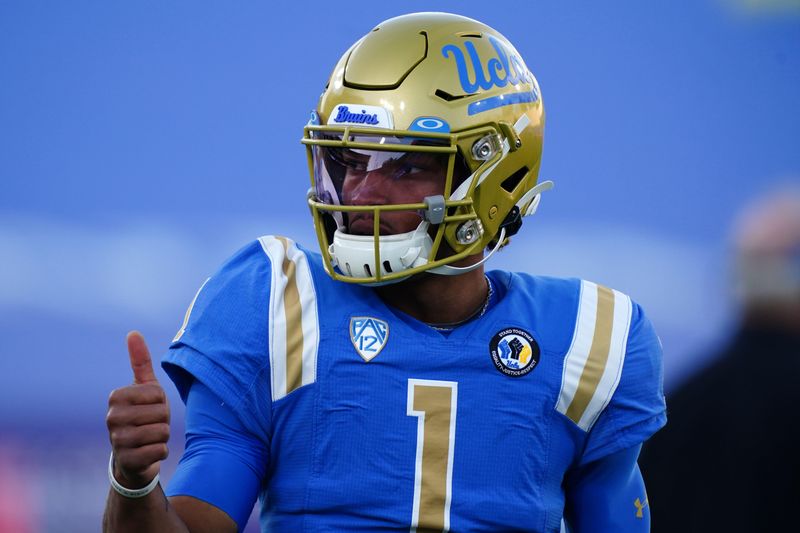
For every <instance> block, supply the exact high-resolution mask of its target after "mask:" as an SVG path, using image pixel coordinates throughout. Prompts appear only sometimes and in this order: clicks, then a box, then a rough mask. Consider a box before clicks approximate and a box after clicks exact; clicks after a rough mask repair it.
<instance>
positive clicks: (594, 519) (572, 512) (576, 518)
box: [565, 446, 650, 533]
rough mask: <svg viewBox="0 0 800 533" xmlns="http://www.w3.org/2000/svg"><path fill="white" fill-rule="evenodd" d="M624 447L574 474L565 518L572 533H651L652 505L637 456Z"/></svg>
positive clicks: (570, 484) (634, 452)
mask: <svg viewBox="0 0 800 533" xmlns="http://www.w3.org/2000/svg"><path fill="white" fill-rule="evenodd" d="M640 448H641V446H635V447H633V448H630V449H627V450H622V451H621V452H618V453H616V454H613V455H610V456H608V457H605V458H603V459H600V460H598V461H595V462H593V463H591V464H589V465H587V466H585V467H583V468H580V469H578V470H577V471H575V472H572V473H571V474H570V479H569V483H568V485H569V486H568V490H567V508H566V509H565V519H566V521H567V524H568V525H569V526H570V531H571V533H605V532H608V531H614V532H615V533H616V532H618V533H623V532H624V533H647V532H649V531H650V509H649V505H648V502H647V494H646V492H645V486H644V480H643V479H642V475H641V472H640V470H639V466H638V465H637V463H636V459H637V457H638V455H639V450H640Z"/></svg>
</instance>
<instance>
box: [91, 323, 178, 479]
mask: <svg viewBox="0 0 800 533" xmlns="http://www.w3.org/2000/svg"><path fill="white" fill-rule="evenodd" d="M127 342H128V355H129V357H130V363H131V370H132V372H133V385H128V386H127V387H121V388H119V389H116V390H114V391H113V392H112V393H111V395H110V396H109V398H108V414H107V415H106V425H107V426H108V434H109V437H110V439H111V447H112V449H113V451H114V477H115V478H117V481H119V483H121V484H122V485H123V486H125V487H128V488H130V489H136V488H140V487H143V486H145V485H147V484H148V483H149V482H150V481H151V480H152V479H153V478H154V477H155V476H156V474H158V473H159V470H160V465H161V461H162V460H164V459H166V457H167V454H168V449H167V441H168V440H169V404H168V403H167V396H166V394H165V393H164V389H163V388H162V387H161V385H160V384H159V383H158V380H157V379H156V375H155V372H154V371H153V362H152V360H151V358H150V351H149V350H148V349H147V344H146V343H145V341H144V337H142V335H141V334H140V333H139V332H137V331H132V332H130V333H128V337H127Z"/></svg>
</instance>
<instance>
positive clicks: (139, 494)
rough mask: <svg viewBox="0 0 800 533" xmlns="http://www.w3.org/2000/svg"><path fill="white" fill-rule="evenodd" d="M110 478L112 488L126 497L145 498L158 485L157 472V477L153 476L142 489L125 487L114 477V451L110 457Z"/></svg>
mask: <svg viewBox="0 0 800 533" xmlns="http://www.w3.org/2000/svg"><path fill="white" fill-rule="evenodd" d="M108 480H109V481H110V482H111V488H112V489H114V490H115V491H116V492H117V493H118V494H121V495H123V496H125V497H126V498H143V497H145V496H147V495H148V494H150V493H151V492H153V489H155V488H156V485H158V474H156V477H154V478H153V481H151V482H150V483H148V484H147V486H146V487H142V488H141V489H129V488H126V487H123V486H122V485H120V484H119V481H117V479H116V478H115V477H114V452H111V456H110V457H109V458H108Z"/></svg>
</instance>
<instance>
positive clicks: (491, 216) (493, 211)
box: [489, 205, 497, 218]
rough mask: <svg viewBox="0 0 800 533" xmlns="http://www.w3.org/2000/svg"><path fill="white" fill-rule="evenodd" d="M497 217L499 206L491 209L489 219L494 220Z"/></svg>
mask: <svg viewBox="0 0 800 533" xmlns="http://www.w3.org/2000/svg"><path fill="white" fill-rule="evenodd" d="M496 216H497V206H496V205H493V206H492V207H491V208H489V218H494V217H496Z"/></svg>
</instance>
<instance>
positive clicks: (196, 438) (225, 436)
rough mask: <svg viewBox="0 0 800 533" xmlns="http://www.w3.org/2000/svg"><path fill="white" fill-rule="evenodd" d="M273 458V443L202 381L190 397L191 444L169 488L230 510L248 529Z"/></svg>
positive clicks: (188, 438)
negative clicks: (252, 429) (251, 428)
mask: <svg viewBox="0 0 800 533" xmlns="http://www.w3.org/2000/svg"><path fill="white" fill-rule="evenodd" d="M268 463H269V447H268V446H267V444H266V443H265V442H264V441H263V440H262V439H260V438H258V437H257V436H255V435H253V434H252V433H251V432H249V431H248V430H247V429H246V428H245V427H244V426H243V425H242V422H241V421H240V420H239V418H238V417H237V416H236V415H234V414H233V412H232V411H231V410H230V409H229V408H228V406H227V405H225V404H224V403H223V402H221V401H220V399H219V397H217V396H216V395H215V394H214V393H212V392H211V391H210V390H209V389H208V387H206V386H205V385H203V384H202V383H201V382H199V381H194V382H193V383H192V384H191V385H190V389H189V392H188V394H187V397H186V448H185V450H184V452H183V455H182V456H181V460H180V463H178V468H177V469H176V471H175V474H174V475H173V476H172V478H171V479H170V481H169V485H168V486H167V488H166V490H165V492H166V494H167V496H191V497H193V498H196V499H198V500H201V501H204V502H207V503H210V504H212V505H214V506H215V507H217V508H218V509H220V510H222V511H223V512H225V513H226V514H227V515H228V516H229V517H231V518H232V519H233V521H234V522H236V524H237V527H238V530H239V531H242V530H243V529H244V527H245V525H246V524H247V520H248V518H249V517H250V512H251V511H252V509H253V504H254V503H255V501H256V498H257V497H258V492H259V488H260V486H261V479H262V478H263V476H264V474H265V472H266V469H267V465H268Z"/></svg>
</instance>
